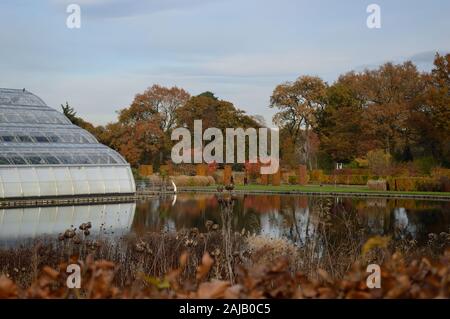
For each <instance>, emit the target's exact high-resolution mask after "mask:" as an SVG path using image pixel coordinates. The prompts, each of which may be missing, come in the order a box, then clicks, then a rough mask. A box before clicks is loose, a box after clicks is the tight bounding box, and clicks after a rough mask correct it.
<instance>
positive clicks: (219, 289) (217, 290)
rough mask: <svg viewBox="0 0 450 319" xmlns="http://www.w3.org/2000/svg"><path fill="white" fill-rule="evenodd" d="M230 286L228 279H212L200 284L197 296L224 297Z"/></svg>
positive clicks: (201, 297) (208, 297)
mask: <svg viewBox="0 0 450 319" xmlns="http://www.w3.org/2000/svg"><path fill="white" fill-rule="evenodd" d="M229 286H230V284H229V283H228V282H227V281H219V280H215V281H211V282H204V283H202V284H200V286H199V287H198V290H197V297H198V298H200V299H212V298H224V297H225V290H226V289H227V288H228V287H229Z"/></svg>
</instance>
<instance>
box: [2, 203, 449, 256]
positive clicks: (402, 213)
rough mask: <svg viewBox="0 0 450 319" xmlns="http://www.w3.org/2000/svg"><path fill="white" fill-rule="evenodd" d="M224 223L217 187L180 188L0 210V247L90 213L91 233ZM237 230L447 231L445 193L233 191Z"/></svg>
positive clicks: (301, 233) (306, 233)
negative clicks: (120, 199)
mask: <svg viewBox="0 0 450 319" xmlns="http://www.w3.org/2000/svg"><path fill="white" fill-rule="evenodd" d="M207 220H212V221H213V222H215V223H219V224H220V223H221V214H220V208H219V204H218V201H217V198H216V197H215V195H214V194H178V196H177V199H176V201H174V197H173V196H167V197H160V198H151V199H148V200H144V201H138V202H137V203H123V204H108V205H90V206H66V207H41V208H20V209H3V210H0V247H5V246H11V245H17V244H18V243H21V244H22V243H24V242H25V240H30V239H33V238H38V237H40V236H45V235H50V236H53V237H54V238H56V235H57V234H58V233H61V232H64V230H65V229H67V228H69V227H71V225H73V226H74V227H78V226H79V225H80V224H81V223H84V222H88V221H90V222H91V223H92V225H93V228H92V232H91V233H92V236H93V237H94V236H96V235H99V234H102V235H106V236H109V237H111V238H117V237H120V236H123V235H125V234H128V233H130V232H133V233H137V234H143V233H145V232H148V231H170V232H174V231H177V230H180V229H183V228H192V227H197V228H199V230H200V231H202V232H204V231H206V228H205V222H206V221H207ZM231 222H232V225H231V227H232V228H233V230H234V231H237V232H242V231H245V232H250V233H252V234H253V233H255V234H264V235H267V236H270V237H277V238H279V237H284V238H288V239H289V240H291V241H293V242H295V243H297V244H299V245H303V244H307V243H308V242H311V241H321V240H323V237H324V232H323V230H324V228H326V236H327V240H333V238H332V237H333V236H335V237H336V240H339V236H341V237H342V234H346V235H347V237H352V236H354V237H356V236H357V234H359V233H360V232H364V234H365V235H392V236H393V237H394V238H402V237H407V238H414V239H416V240H417V241H418V242H422V243H424V242H426V240H427V235H428V234H429V233H431V232H433V233H437V234H439V233H440V232H449V228H450V201H423V200H410V199H409V200H396V199H361V198H339V197H307V196H298V195H286V196H277V195H238V196H237V202H236V203H235V205H234V211H233V216H232V221H231Z"/></svg>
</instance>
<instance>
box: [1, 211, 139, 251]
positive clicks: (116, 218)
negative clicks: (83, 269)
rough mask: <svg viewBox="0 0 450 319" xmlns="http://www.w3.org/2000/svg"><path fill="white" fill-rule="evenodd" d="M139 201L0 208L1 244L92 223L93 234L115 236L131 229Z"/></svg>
mask: <svg viewBox="0 0 450 319" xmlns="http://www.w3.org/2000/svg"><path fill="white" fill-rule="evenodd" d="M135 208H136V204H135V203H121V204H107V205H86V206H60V207H33V208H14V209H2V210H0V246H3V247H5V246H14V245H17V244H22V243H23V242H25V241H26V240H30V239H33V238H38V237H41V236H53V235H54V237H56V235H57V234H59V233H62V232H64V231H65V230H66V229H67V228H69V227H71V226H73V227H78V226H79V225H80V224H82V223H86V222H89V221H90V222H91V223H92V229H91V236H92V237H95V236H98V235H100V234H101V235H102V236H109V237H116V236H122V235H124V234H127V233H128V232H129V231H130V228H131V225H132V222H133V218H134V212H135Z"/></svg>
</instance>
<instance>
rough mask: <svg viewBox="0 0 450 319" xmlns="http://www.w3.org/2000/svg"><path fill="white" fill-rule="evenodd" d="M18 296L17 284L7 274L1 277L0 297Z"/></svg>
mask: <svg viewBox="0 0 450 319" xmlns="http://www.w3.org/2000/svg"><path fill="white" fill-rule="evenodd" d="M14 297H17V286H16V285H15V284H14V282H13V281H12V280H11V279H9V278H8V277H6V276H1V277H0V299H3V298H14Z"/></svg>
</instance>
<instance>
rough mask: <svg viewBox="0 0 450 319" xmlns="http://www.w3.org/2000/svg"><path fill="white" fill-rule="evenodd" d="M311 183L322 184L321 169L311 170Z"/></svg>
mask: <svg viewBox="0 0 450 319" xmlns="http://www.w3.org/2000/svg"><path fill="white" fill-rule="evenodd" d="M310 176H311V181H313V182H322V179H323V176H324V174H323V170H321V169H313V170H312V171H311V173H310Z"/></svg>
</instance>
